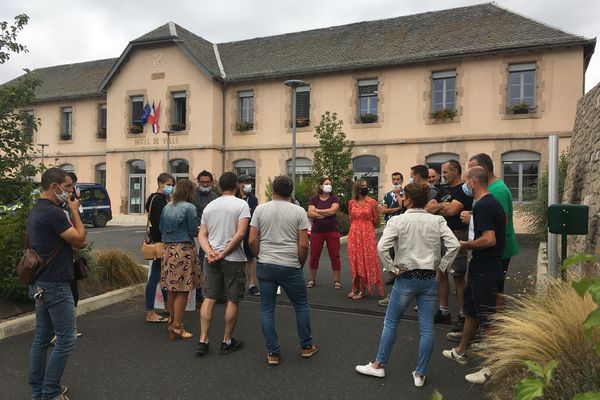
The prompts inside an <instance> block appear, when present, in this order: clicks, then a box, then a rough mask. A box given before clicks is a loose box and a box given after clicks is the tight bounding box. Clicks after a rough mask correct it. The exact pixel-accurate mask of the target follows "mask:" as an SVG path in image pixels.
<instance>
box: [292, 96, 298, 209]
mask: <svg viewBox="0 0 600 400" xmlns="http://www.w3.org/2000/svg"><path fill="white" fill-rule="evenodd" d="M296 89H297V86H294V87H292V195H293V196H294V198H295V196H296Z"/></svg>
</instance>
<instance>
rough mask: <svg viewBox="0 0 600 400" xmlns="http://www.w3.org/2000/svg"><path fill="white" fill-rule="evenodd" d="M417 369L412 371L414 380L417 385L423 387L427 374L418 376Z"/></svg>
mask: <svg viewBox="0 0 600 400" xmlns="http://www.w3.org/2000/svg"><path fill="white" fill-rule="evenodd" d="M416 372H417V371H413V372H412V376H413V380H414V381H415V386H416V387H421V386H423V385H424V384H425V376H417V374H416Z"/></svg>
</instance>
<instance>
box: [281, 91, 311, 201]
mask: <svg viewBox="0 0 600 400" xmlns="http://www.w3.org/2000/svg"><path fill="white" fill-rule="evenodd" d="M284 83H285V85H286V86H289V87H291V88H292V185H293V186H292V187H293V190H292V195H293V196H294V197H295V195H296V89H298V86H306V82H304V81H301V80H299V79H290V80H287V81H285V82H284Z"/></svg>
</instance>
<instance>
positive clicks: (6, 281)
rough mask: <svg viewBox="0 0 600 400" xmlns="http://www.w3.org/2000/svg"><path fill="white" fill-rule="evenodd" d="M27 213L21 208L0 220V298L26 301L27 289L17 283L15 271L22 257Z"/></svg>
mask: <svg viewBox="0 0 600 400" xmlns="http://www.w3.org/2000/svg"><path fill="white" fill-rule="evenodd" d="M27 212H28V211H27V210H24V209H23V208H21V209H19V210H17V211H16V213H14V214H7V215H5V216H3V217H2V218H1V219H0V239H1V242H0V296H2V297H4V298H6V299H10V300H15V301H22V300H26V299H27V287H25V286H23V284H22V283H21V282H20V281H19V279H18V278H17V274H16V271H15V267H16V266H17V262H18V261H19V260H20V259H21V256H22V255H23V243H24V240H25V227H26V226H27Z"/></svg>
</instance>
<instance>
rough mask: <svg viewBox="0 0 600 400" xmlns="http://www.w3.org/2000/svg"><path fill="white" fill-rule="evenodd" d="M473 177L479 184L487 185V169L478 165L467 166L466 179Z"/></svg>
mask: <svg viewBox="0 0 600 400" xmlns="http://www.w3.org/2000/svg"><path fill="white" fill-rule="evenodd" d="M471 178H474V179H475V180H476V181H477V182H478V183H479V184H480V185H481V186H483V187H487V185H488V180H489V174H488V171H487V170H486V169H485V168H483V167H480V166H477V167H472V168H469V171H467V179H471Z"/></svg>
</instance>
